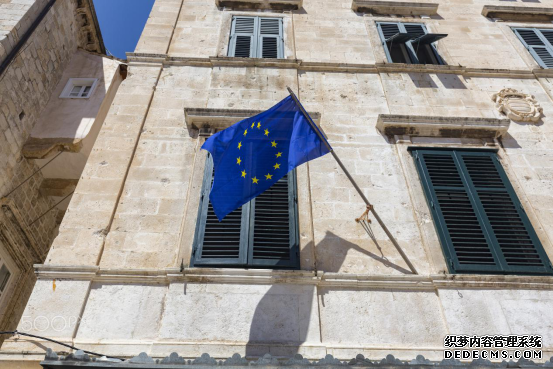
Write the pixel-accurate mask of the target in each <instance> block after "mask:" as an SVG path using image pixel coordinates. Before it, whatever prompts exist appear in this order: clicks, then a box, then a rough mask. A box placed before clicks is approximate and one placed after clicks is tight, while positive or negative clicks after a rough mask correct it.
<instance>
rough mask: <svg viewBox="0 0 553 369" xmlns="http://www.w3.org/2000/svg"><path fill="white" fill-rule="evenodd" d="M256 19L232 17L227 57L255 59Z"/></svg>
mask: <svg viewBox="0 0 553 369" xmlns="http://www.w3.org/2000/svg"><path fill="white" fill-rule="evenodd" d="M257 27H258V18H257V17H234V18H233V19H232V27H231V33H230V43H229V51H228V56H234V57H237V58H255V57H256V50H257V37H256V36H255V34H256V29H257Z"/></svg>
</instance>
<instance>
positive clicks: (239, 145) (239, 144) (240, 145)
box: [238, 142, 242, 150]
mask: <svg viewBox="0 0 553 369" xmlns="http://www.w3.org/2000/svg"><path fill="white" fill-rule="evenodd" d="M241 147H242V142H238V150H240V148H241Z"/></svg>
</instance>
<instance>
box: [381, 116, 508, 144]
mask: <svg viewBox="0 0 553 369" xmlns="http://www.w3.org/2000/svg"><path fill="white" fill-rule="evenodd" d="M509 124H510V120H509V119H494V118H476V117H475V118H473V117H440V116H422V115H394V114H380V115H379V116H378V121H377V123H376V128H377V129H378V130H379V131H380V132H381V133H382V134H383V135H385V136H389V137H393V136H396V135H398V136H415V137H416V136H422V137H447V138H491V139H493V138H498V137H501V136H502V135H504V134H505V133H507V130H508V129H509Z"/></svg>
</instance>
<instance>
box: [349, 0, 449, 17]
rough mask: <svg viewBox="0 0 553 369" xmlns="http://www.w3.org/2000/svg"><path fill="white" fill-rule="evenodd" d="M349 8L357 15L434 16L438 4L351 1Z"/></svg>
mask: <svg viewBox="0 0 553 369" xmlns="http://www.w3.org/2000/svg"><path fill="white" fill-rule="evenodd" d="M351 8H352V9H353V10H354V11H356V12H359V13H371V14H395V15H406V16H409V15H435V14H437V13H438V4H434V3H413V2H398V1H374V0H353V2H352V4H351Z"/></svg>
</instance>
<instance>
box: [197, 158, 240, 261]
mask: <svg viewBox="0 0 553 369" xmlns="http://www.w3.org/2000/svg"><path fill="white" fill-rule="evenodd" d="M212 183H213V159H212V157H211V155H208V157H207V160H206V164H205V171H204V181H203V185H202V195H201V196H202V197H201V201H200V208H199V211H198V222H197V226H196V234H195V236H194V243H193V244H194V247H193V255H192V261H193V262H192V263H193V266H241V265H242V266H244V265H246V263H247V234H248V231H249V230H248V221H247V220H248V219H249V209H250V208H249V206H247V205H244V206H243V207H241V208H239V209H236V210H235V211H233V212H232V213H230V214H229V215H227V216H226V217H225V218H224V219H223V220H222V221H221V222H219V220H218V219H217V216H216V215H215V212H214V211H213V206H212V205H211V201H209V192H210V191H211V185H212Z"/></svg>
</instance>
